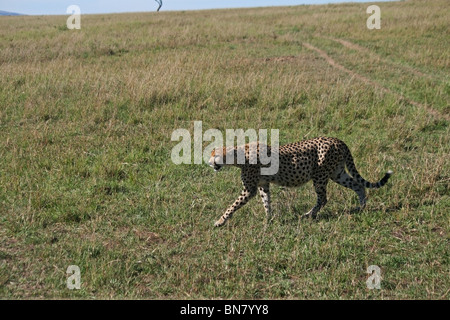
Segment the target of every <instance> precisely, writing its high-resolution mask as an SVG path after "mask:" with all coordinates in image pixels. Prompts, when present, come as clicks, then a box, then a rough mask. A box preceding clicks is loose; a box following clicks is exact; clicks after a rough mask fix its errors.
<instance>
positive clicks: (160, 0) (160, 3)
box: [155, 0, 162, 11]
mask: <svg viewBox="0 0 450 320" xmlns="http://www.w3.org/2000/svg"><path fill="white" fill-rule="evenodd" d="M155 1H156V2H158V4H159V7H158V9H157V10H156V11H159V9H161V7H162V0H155Z"/></svg>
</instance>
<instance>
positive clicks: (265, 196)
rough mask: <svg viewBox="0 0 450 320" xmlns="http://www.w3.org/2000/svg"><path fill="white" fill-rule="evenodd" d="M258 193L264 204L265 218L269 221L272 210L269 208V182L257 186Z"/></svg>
mask: <svg viewBox="0 0 450 320" xmlns="http://www.w3.org/2000/svg"><path fill="white" fill-rule="evenodd" d="M259 195H260V196H261V200H262V202H263V205H264V209H265V210H266V218H267V220H268V221H269V220H270V218H271V217H272V212H271V209H270V189H269V184H268V183H267V184H263V185H261V186H260V187H259Z"/></svg>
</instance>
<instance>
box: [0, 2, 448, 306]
mask: <svg viewBox="0 0 450 320" xmlns="http://www.w3.org/2000/svg"><path fill="white" fill-rule="evenodd" d="M379 6H380V8H381V12H382V25H381V29H380V30H368V29H367V28H366V20H367V18H368V15H367V14H366V8H367V4H361V3H359V4H355V3H353V4H339V5H324V6H296V7H279V8H257V9H234V10H216V11H214V10H212V11H190V12H159V13H157V14H156V13H133V14H116V15H87V16H82V22H81V23H82V25H81V27H82V28H81V30H67V29H66V28H65V27H64V26H65V23H66V19H67V17H66V16H21V17H2V18H0V39H1V41H0V64H1V72H0V128H1V130H0V205H1V212H2V214H1V215H0V297H1V298H4V299H23V298H33V299H43V298H45V299H59V298H70V299H72V298H82V299H109V298H114V299H118V298H123V299H133V298H138V299H210V298H223V299H312V298H316V299H448V298H449V296H448V292H449V291H448V289H449V287H450V280H449V279H450V277H449V271H450V269H449V250H448V248H449V246H448V244H449V222H450V221H449V217H450V216H449V214H448V212H449V207H450V197H449V181H450V180H449V179H450V176H449V172H450V168H449V163H448V158H449V149H450V148H449V145H450V135H449V126H448V116H449V112H450V109H449V95H450V91H449V88H450V86H449V52H450V50H449V45H448V41H447V38H448V35H447V29H448V18H447V17H446V11H445V10H443V8H446V6H447V3H446V1H445V0H436V1H427V2H422V1H405V2H392V3H380V4H379ZM336 40H345V41H347V42H350V43H351V44H353V47H349V46H345V45H343V44H342V42H339V41H336ZM305 43H307V44H310V45H312V46H314V47H315V48H318V49H319V50H322V51H323V52H325V53H326V54H327V55H328V56H329V57H330V58H332V59H333V60H334V61H335V62H336V63H337V64H339V65H340V66H342V67H344V68H345V69H346V70H351V72H353V73H354V74H357V75H359V76H361V77H360V78H358V77H355V76H353V75H352V74H349V73H348V72H345V71H343V70H344V69H340V68H336V67H335V66H332V65H330V64H329V62H328V61H327V60H326V59H324V58H323V56H321V55H319V54H318V53H317V52H316V51H314V50H311V49H309V48H308V47H306V46H305V45H304V44H305ZM364 79H368V80H370V82H367V81H364ZM373 83H376V84H377V85H376V86H374V85H373ZM411 101H413V102H414V103H411ZM199 120H201V121H203V128H204V130H206V129H209V128H218V129H221V130H223V131H224V132H225V129H227V128H233V129H237V128H244V129H247V128H254V129H260V128H261V129H270V128H273V129H279V130H280V140H281V141H280V143H281V144H286V143H289V142H293V141H297V140H300V139H304V138H309V137H314V136H319V135H329V136H336V137H339V138H341V139H342V140H344V141H345V142H346V143H347V144H348V145H349V147H350V149H351V150H352V153H353V155H354V157H355V162H356V164H357V167H358V169H359V171H360V173H361V174H362V175H363V176H364V177H365V178H367V179H369V180H378V179H379V178H381V176H382V174H383V173H384V172H385V171H387V170H388V169H392V170H394V172H395V174H394V176H393V177H392V179H391V180H390V181H389V183H388V185H387V186H385V187H384V188H382V189H379V190H372V191H370V193H369V201H368V206H367V209H366V210H365V211H364V212H362V213H358V214H352V213H351V209H352V208H353V207H355V206H356V205H357V199H356V197H355V195H354V194H353V193H352V191H348V190H345V189H343V188H342V187H340V186H338V185H336V184H332V183H330V184H329V188H328V190H329V202H328V204H327V206H326V208H324V209H323V211H322V214H321V217H320V218H319V219H318V220H312V221H310V220H300V219H299V216H300V215H301V214H302V213H304V212H306V211H308V210H309V209H310V208H311V207H312V205H313V204H314V202H315V194H314V191H313V188H312V185H311V183H308V184H307V185H305V186H303V187H302V188H299V189H280V188H272V189H273V196H272V199H273V200H272V201H273V208H274V213H275V218H274V220H273V222H272V223H267V221H266V220H265V219H264V209H263V206H262V205H261V203H260V201H258V200H252V201H251V202H250V203H249V204H247V205H246V206H245V207H244V208H242V209H241V210H240V211H239V212H238V213H237V214H236V215H235V216H234V217H233V219H232V220H230V221H229V223H228V224H227V225H226V226H225V227H224V228H221V229H214V228H213V223H214V221H215V220H216V219H217V218H219V217H220V215H221V214H222V213H223V212H224V210H225V209H226V208H227V207H228V206H229V205H230V204H231V203H232V202H233V201H234V200H235V197H237V195H238V194H239V191H240V179H239V173H238V171H237V170H236V169H233V168H230V169H227V170H223V171H221V172H220V173H218V174H215V173H214V172H213V171H212V170H211V169H210V168H209V167H208V166H207V165H178V166H177V165H175V164H173V163H172V162H171V161H170V154H171V150H172V148H173V147H174V146H175V145H176V142H172V141H171V139H170V138H171V133H172V132H173V131H174V130H175V129H177V128H187V129H189V130H190V131H191V132H192V130H193V122H194V121H199ZM69 265H78V266H79V267H80V269H81V281H82V286H81V290H74V291H72V290H68V289H67V287H66V279H67V277H68V275H67V274H66V269H67V267H68V266H69ZM370 265H378V266H379V267H380V268H381V271H382V281H381V290H369V289H367V287H366V280H367V278H368V276H369V275H368V274H366V270H367V267H368V266H370Z"/></svg>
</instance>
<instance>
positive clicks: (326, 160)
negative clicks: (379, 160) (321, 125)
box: [208, 137, 392, 227]
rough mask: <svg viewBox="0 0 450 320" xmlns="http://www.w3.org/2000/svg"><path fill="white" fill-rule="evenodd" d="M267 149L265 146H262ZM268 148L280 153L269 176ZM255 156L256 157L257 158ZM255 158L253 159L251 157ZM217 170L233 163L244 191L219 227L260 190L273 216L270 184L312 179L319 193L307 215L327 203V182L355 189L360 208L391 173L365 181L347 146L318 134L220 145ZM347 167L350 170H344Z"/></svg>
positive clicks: (298, 183)
mask: <svg viewBox="0 0 450 320" xmlns="http://www.w3.org/2000/svg"><path fill="white" fill-rule="evenodd" d="M263 148H264V149H263ZM260 150H263V151H265V152H266V153H267V154H268V155H272V156H273V155H274V154H273V153H274V152H276V153H278V155H277V157H275V159H278V167H277V168H278V171H277V172H276V173H274V174H270V175H262V174H261V168H262V167H264V166H265V165H264V164H262V163H263V162H262V161H260V157H261V155H262V154H263V152H261V154H260ZM239 152H242V153H240V154H241V155H245V158H239V159H244V161H238V154H239ZM255 156H256V159H255ZM252 158H253V159H255V161H251V159H252ZM208 164H209V165H210V166H211V167H212V168H214V170H215V171H219V170H220V169H221V168H222V167H223V166H225V165H232V166H236V167H239V168H240V169H241V180H242V184H243V190H242V192H241V194H240V196H239V198H238V199H237V200H236V201H235V202H234V203H233V204H232V205H231V206H230V207H229V208H228V209H227V210H226V212H225V213H224V214H223V215H222V216H221V217H220V219H219V220H217V221H216V223H215V224H214V225H215V226H216V227H220V226H222V225H224V223H225V222H226V221H227V220H228V219H230V218H231V216H232V215H233V214H234V213H235V212H236V211H237V210H238V209H239V208H241V207H242V206H244V205H245V204H246V203H247V202H248V201H249V200H250V199H251V198H253V197H254V196H255V195H256V193H257V191H258V190H259V194H260V196H261V199H262V202H263V204H264V208H265V211H266V215H267V217H268V218H269V219H270V217H271V208H270V189H269V185H270V183H274V184H277V185H280V186H284V187H299V186H301V185H303V184H305V183H307V182H308V181H310V180H312V181H313V185H314V189H315V192H316V194H317V203H316V204H315V206H314V207H313V208H312V209H311V210H310V211H309V212H307V213H305V214H304V217H316V215H317V213H318V212H319V210H320V209H321V208H322V207H323V206H325V204H326V203H327V190H326V188H327V183H328V180H329V179H331V180H333V181H334V182H336V183H338V184H340V185H341V186H344V187H346V188H349V189H352V190H353V191H355V192H356V194H357V195H358V197H359V204H360V207H359V210H362V209H363V208H364V207H365V205H366V192H365V189H366V188H370V189H372V188H380V187H382V186H384V185H385V184H386V182H387V181H388V180H389V178H390V176H391V175H392V171H390V170H389V171H388V172H387V173H386V174H385V176H384V177H383V178H382V179H381V180H380V181H378V182H375V183H372V182H368V181H366V180H364V179H363V178H362V177H361V175H360V174H359V173H358V171H357V170H356V167H355V163H354V162H353V157H352V155H351V153H350V150H349V148H348V147H347V145H346V144H345V143H344V142H343V141H341V140H339V139H336V138H330V137H319V138H314V139H310V140H304V141H300V142H295V143H291V144H287V145H283V146H280V147H279V148H277V149H276V150H275V148H274V150H272V148H271V147H270V146H267V145H262V144H259V143H256V142H254V143H252V144H246V145H244V146H240V147H231V148H225V147H224V148H222V149H220V148H218V149H215V150H213V151H212V152H211V157H210V159H209V163H208ZM346 167H347V170H348V173H347V171H346V170H345V168H346Z"/></svg>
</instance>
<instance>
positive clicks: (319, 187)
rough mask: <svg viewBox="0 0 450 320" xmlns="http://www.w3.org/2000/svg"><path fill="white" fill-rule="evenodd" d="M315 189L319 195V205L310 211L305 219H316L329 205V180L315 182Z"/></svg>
mask: <svg viewBox="0 0 450 320" xmlns="http://www.w3.org/2000/svg"><path fill="white" fill-rule="evenodd" d="M313 183H314V189H315V190H316V193H317V203H316V205H315V206H314V207H313V208H312V209H311V210H309V211H308V212H307V213H305V214H304V215H303V217H304V218H309V217H311V218H315V217H316V216H317V213H318V212H319V211H320V209H322V207H323V206H325V204H326V203H327V183H328V179H327V180H324V181H320V180H313Z"/></svg>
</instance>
